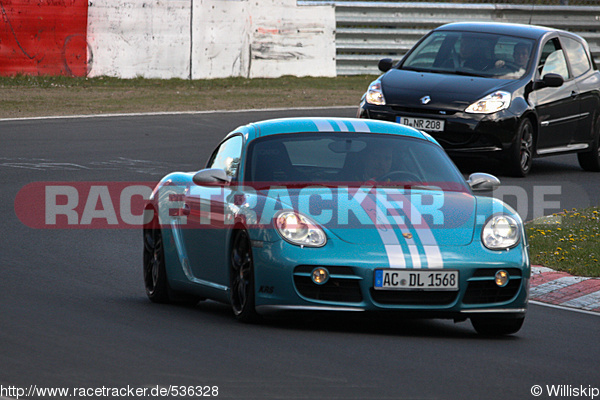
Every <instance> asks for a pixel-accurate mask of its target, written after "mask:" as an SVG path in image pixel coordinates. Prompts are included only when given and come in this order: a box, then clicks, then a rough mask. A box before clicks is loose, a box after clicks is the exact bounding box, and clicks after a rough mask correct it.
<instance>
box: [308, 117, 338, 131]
mask: <svg viewBox="0 0 600 400" xmlns="http://www.w3.org/2000/svg"><path fill="white" fill-rule="evenodd" d="M312 121H313V122H314V124H315V125H316V126H317V129H318V130H319V132H333V130H334V129H333V126H331V124H330V123H329V121H327V120H324V119H313V120H312Z"/></svg>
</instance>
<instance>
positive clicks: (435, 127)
mask: <svg viewBox="0 0 600 400" xmlns="http://www.w3.org/2000/svg"><path fill="white" fill-rule="evenodd" d="M396 122H398V123H400V124H402V125H408V126H412V127H413V128H416V129H419V130H422V131H429V132H442V131H443V130H444V122H446V121H444V120H441V119H426V118H412V117H396Z"/></svg>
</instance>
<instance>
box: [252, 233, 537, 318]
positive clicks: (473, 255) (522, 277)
mask: <svg viewBox="0 0 600 400" xmlns="http://www.w3.org/2000/svg"><path fill="white" fill-rule="evenodd" d="M441 249H442V250H443V248H441ZM461 250H462V251H461V254H457V252H456V248H454V247H453V248H451V249H450V248H449V249H447V251H442V255H443V258H444V265H443V268H447V269H455V270H458V271H459V290H458V291H412V290H375V289H373V286H374V270H375V269H377V268H386V267H387V266H388V265H389V264H388V261H387V257H386V255H385V254H384V253H383V252H381V251H380V250H379V249H377V248H376V246H373V247H372V248H370V247H368V246H362V245H353V244H349V243H345V242H340V241H335V242H331V241H330V242H329V243H328V244H327V246H325V247H324V248H319V249H315V248H312V249H311V248H304V249H301V248H299V247H296V246H293V245H290V244H288V243H286V242H283V241H278V242H273V243H263V244H261V247H255V248H254V249H253V257H254V266H255V289H256V308H257V311H258V312H260V313H267V312H273V311H287V310H305V311H371V312H377V311H385V312H401V313H403V314H406V315H409V316H410V315H413V316H419V317H425V318H429V317H431V318H466V317H470V316H473V315H476V314H489V313H499V314H503V315H509V314H510V315H514V316H518V315H523V314H525V312H526V308H527V299H528V287H529V277H530V266H529V261H528V257H527V254H526V252H525V250H524V249H523V247H522V246H519V247H516V248H513V249H511V250H509V251H503V252H492V251H489V250H487V249H485V248H483V246H481V245H479V244H475V243H473V244H471V245H469V246H463V247H462V248H461ZM317 266H319V267H321V266H322V267H325V268H327V269H328V270H329V272H330V275H331V277H330V279H329V281H327V283H326V284H324V285H317V284H315V283H313V282H312V280H311V278H310V272H311V271H312V269H313V268H315V267H317ZM499 269H503V270H506V271H508V272H509V274H510V276H511V279H510V281H509V284H508V285H506V286H505V287H498V286H497V285H496V284H495V283H494V274H495V273H496V271H498V270H499Z"/></svg>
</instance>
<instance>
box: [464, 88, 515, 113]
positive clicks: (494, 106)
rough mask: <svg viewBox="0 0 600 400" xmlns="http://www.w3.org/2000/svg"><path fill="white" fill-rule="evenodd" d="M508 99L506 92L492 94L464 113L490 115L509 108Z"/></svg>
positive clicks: (508, 94)
mask: <svg viewBox="0 0 600 400" xmlns="http://www.w3.org/2000/svg"><path fill="white" fill-rule="evenodd" d="M510 97H511V96H510V93H508V92H501V91H498V92H494V93H491V94H488V95H487V96H485V97H484V98H483V99H479V100H477V101H476V102H475V103H473V104H471V105H470V106H469V107H467V109H466V110H465V112H467V113H472V114H492V113H495V112H498V111H501V110H504V109H506V108H508V106H510Z"/></svg>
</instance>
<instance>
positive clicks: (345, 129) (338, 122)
mask: <svg viewBox="0 0 600 400" xmlns="http://www.w3.org/2000/svg"><path fill="white" fill-rule="evenodd" d="M333 122H335V123H336V125H337V126H338V128H340V131H342V132H348V131H349V130H350V129H348V127H347V126H346V124H345V123H344V121H341V120H338V119H334V120H333Z"/></svg>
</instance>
